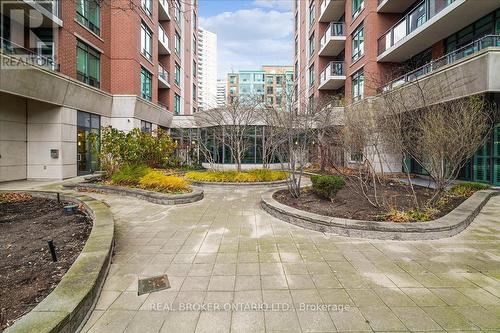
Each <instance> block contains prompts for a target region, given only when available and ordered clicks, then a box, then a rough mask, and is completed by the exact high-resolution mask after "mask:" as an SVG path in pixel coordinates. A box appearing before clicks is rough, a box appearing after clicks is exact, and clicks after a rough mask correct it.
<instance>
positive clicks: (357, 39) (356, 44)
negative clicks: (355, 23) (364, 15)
mask: <svg viewBox="0 0 500 333" xmlns="http://www.w3.org/2000/svg"><path fill="white" fill-rule="evenodd" d="M364 54H365V33H364V26H363V24H361V25H360V26H359V27H357V28H356V30H354V32H353V33H352V60H353V61H356V60H358V59H359V58H361V57H362V56H363V55H364Z"/></svg>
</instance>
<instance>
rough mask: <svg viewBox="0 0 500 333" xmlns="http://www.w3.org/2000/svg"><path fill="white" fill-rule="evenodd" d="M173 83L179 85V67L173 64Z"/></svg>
mask: <svg viewBox="0 0 500 333" xmlns="http://www.w3.org/2000/svg"><path fill="white" fill-rule="evenodd" d="M174 83H175V84H176V85H178V86H180V85H181V66H180V65H179V64H178V63H175V70H174Z"/></svg>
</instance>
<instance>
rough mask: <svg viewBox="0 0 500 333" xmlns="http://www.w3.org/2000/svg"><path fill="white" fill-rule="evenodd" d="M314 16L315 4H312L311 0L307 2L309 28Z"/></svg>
mask: <svg viewBox="0 0 500 333" xmlns="http://www.w3.org/2000/svg"><path fill="white" fill-rule="evenodd" d="M315 16H316V6H315V5H314V1H311V3H310V4H309V28H310V27H312V25H313V24H314V20H315Z"/></svg>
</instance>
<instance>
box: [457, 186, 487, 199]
mask: <svg viewBox="0 0 500 333" xmlns="http://www.w3.org/2000/svg"><path fill="white" fill-rule="evenodd" d="M489 188H490V186H489V185H487V184H483V183H474V182H468V183H461V184H457V185H455V186H453V187H452V189H451V194H453V195H455V196H457V197H470V196H471V195H473V194H474V192H477V191H481V190H487V189H489Z"/></svg>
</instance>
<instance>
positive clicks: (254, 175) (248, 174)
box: [186, 169, 287, 183]
mask: <svg viewBox="0 0 500 333" xmlns="http://www.w3.org/2000/svg"><path fill="white" fill-rule="evenodd" d="M286 177H287V174H286V173H285V172H283V171H274V170H268V169H255V170H249V171H243V172H237V171H206V172H200V171H192V172H187V173H186V178H189V179H192V180H195V181H201V182H215V183H249V182H271V181H278V180H284V179H286Z"/></svg>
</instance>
